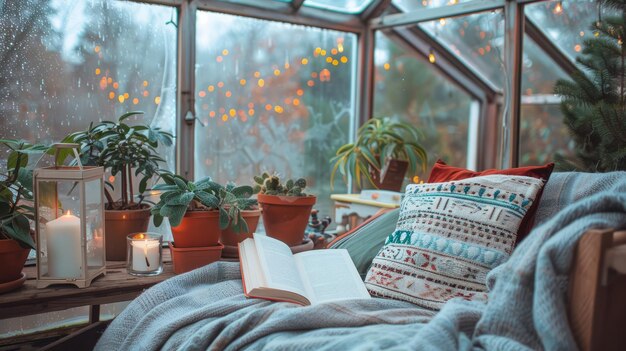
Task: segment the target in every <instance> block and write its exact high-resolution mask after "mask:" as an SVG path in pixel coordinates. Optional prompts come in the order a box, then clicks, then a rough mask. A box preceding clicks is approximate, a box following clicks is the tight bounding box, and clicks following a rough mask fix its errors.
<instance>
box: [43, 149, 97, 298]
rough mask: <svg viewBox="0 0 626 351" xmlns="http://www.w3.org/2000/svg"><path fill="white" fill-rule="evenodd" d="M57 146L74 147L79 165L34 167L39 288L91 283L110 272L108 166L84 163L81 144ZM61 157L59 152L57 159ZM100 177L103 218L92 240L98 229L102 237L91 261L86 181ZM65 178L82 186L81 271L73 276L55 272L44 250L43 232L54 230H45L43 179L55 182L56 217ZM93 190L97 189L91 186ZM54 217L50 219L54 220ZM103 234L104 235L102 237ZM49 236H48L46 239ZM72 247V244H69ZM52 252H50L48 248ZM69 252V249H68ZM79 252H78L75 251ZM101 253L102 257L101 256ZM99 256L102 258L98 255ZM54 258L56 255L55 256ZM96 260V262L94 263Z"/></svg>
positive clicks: (80, 206) (46, 233) (80, 216)
mask: <svg viewBox="0 0 626 351" xmlns="http://www.w3.org/2000/svg"><path fill="white" fill-rule="evenodd" d="M53 147H54V148H56V149H57V150H56V151H57V155H58V151H59V149H73V151H74V155H75V156H76V160H77V164H78V165H77V166H62V165H61V166H58V165H56V166H52V167H43V168H37V169H35V171H34V176H33V183H34V184H33V191H34V196H35V233H36V239H37V240H36V242H37V251H36V254H37V288H45V287H48V286H49V285H53V284H73V285H75V286H77V287H79V288H86V287H88V286H89V285H90V284H91V282H92V281H93V280H94V279H95V278H96V277H98V276H100V275H105V274H106V252H105V250H106V243H105V235H104V201H103V199H104V168H103V167H96V166H83V165H82V164H81V163H80V157H79V155H78V152H77V148H78V147H79V146H78V145H77V144H55V145H53ZM56 159H57V157H56V155H55V160H56ZM94 180H100V182H99V184H100V203H99V206H98V208H97V210H96V211H97V212H99V218H100V222H99V225H98V227H97V228H91V230H92V233H90V234H91V238H92V239H91V240H95V239H94V238H95V231H96V230H97V231H98V233H99V236H98V239H99V240H101V241H100V243H99V245H98V250H100V251H98V253H99V254H98V255H97V257H96V259H95V260H93V261H92V262H89V253H88V247H87V242H88V236H87V235H88V232H87V230H88V229H87V222H88V214H87V205H86V198H85V196H86V189H85V187H86V184H87V183H89V182H91V181H94ZM63 181H69V182H74V188H77V189H78V192H79V199H78V202H79V203H80V204H79V211H80V213H79V217H78V218H79V219H80V225H79V226H80V235H79V238H80V262H81V266H80V274H78V275H73V276H63V275H62V274H57V275H51V274H50V272H49V270H50V262H49V261H50V257H46V258H45V259H44V257H43V256H42V254H43V251H42V250H43V247H42V246H43V244H42V240H41V239H42V235H46V236H49V235H50V232H51V230H44V231H43V233H42V227H44V226H46V225H47V223H45V220H43V219H44V218H43V216H42V213H41V208H40V205H41V197H40V196H41V195H42V193H41V192H42V189H41V183H42V182H54V183H55V187H54V193H55V194H54V196H55V199H54V202H55V206H54V208H53V209H52V210H53V211H51V212H54V214H53V216H52V218H53V219H58V218H60V216H59V209H58V207H57V206H58V203H59V201H58V195H59V193H58V192H59V189H58V184H59V183H60V182H63ZM90 191H93V190H90ZM51 221H52V219H51V220H50V221H48V223H49V222H51ZM100 238H101V239H100ZM48 239H49V238H46V242H47V240H48ZM67 249H70V248H67ZM48 254H49V252H48ZM68 254H69V253H68ZM73 254H76V253H73ZM100 256H101V257H100ZM98 258H99V259H98ZM53 259H54V258H53ZM44 262H45V266H46V267H47V269H48V272H45V271H44V269H43V266H44ZM94 262H95V263H94Z"/></svg>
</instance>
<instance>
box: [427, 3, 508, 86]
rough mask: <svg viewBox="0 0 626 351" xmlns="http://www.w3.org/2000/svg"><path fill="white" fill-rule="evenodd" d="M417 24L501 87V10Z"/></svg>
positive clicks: (502, 27)
mask: <svg viewBox="0 0 626 351" xmlns="http://www.w3.org/2000/svg"><path fill="white" fill-rule="evenodd" d="M418 26H419V28H421V29H423V30H425V31H426V32H428V33H429V34H430V35H431V36H432V37H433V38H435V40H437V41H438V42H440V43H441V44H442V45H444V46H445V47H447V49H448V50H450V51H451V52H452V53H454V54H456V55H457V57H458V58H459V60H461V61H463V62H464V63H466V65H467V66H468V67H470V68H472V69H473V70H474V71H475V72H476V73H477V74H478V75H480V76H482V77H483V78H484V79H485V80H487V81H489V82H490V83H491V84H492V85H493V86H494V87H496V88H503V87H504V77H505V75H506V74H505V71H504V56H503V53H504V14H503V12H502V11H501V10H497V11H490V12H481V13H476V14H472V15H468V16H463V17H454V18H442V19H439V20H436V21H430V22H424V23H420V24H418ZM434 54H435V56H436V55H437V53H436V52H435V53H434Z"/></svg>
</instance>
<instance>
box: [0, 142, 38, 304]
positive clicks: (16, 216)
mask: <svg viewBox="0 0 626 351" xmlns="http://www.w3.org/2000/svg"><path fill="white" fill-rule="evenodd" d="M0 143H2V144H3V145H4V146H6V147H8V148H9V149H10V150H11V151H10V153H9V157H8V159H7V173H6V174H5V175H1V176H0V267H2V268H0V292H4V291H9V290H13V289H15V288H18V287H20V286H21V285H22V284H24V281H25V280H26V276H25V275H24V274H21V272H22V268H23V267H24V262H26V258H27V257H28V253H29V252H30V250H31V249H35V243H34V241H33V235H32V232H31V229H30V222H29V220H34V217H35V216H34V212H35V209H34V208H33V206H32V202H33V192H32V186H33V173H32V170H28V169H26V165H27V164H28V156H29V154H35V153H41V154H43V153H44V152H45V151H46V150H47V149H48V148H47V147H46V146H43V145H31V144H29V143H27V142H24V141H18V140H10V139H2V140H0Z"/></svg>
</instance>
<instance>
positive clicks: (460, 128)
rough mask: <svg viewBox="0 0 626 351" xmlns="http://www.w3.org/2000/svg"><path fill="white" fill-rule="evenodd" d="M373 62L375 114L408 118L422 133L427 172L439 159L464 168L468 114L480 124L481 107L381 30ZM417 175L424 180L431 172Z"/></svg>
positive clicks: (421, 58) (424, 61)
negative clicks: (426, 154)
mask: <svg viewBox="0 0 626 351" xmlns="http://www.w3.org/2000/svg"><path fill="white" fill-rule="evenodd" d="M374 61H375V66H376V70H375V88H374V116H375V117H383V116H389V117H395V118H399V119H403V120H406V121H408V122H410V123H411V124H413V125H415V126H416V127H417V128H418V129H419V130H420V131H421V132H422V133H424V139H423V140H422V145H423V146H424V147H425V148H426V151H427V152H428V158H429V165H428V168H429V169H430V168H431V167H432V165H433V164H434V163H435V161H436V160H437V159H438V158H441V159H443V160H445V161H446V162H449V163H450V164H451V165H454V166H460V167H464V166H466V164H467V152H468V141H469V133H468V130H469V128H470V115H472V114H473V118H471V119H472V120H473V121H476V122H477V117H478V110H479V109H478V103H477V102H476V101H473V100H472V98H471V97H470V96H469V95H468V94H466V93H465V92H463V91H462V90H460V89H459V88H458V87H457V86H455V85H454V84H452V83H451V82H450V81H449V80H447V79H446V78H444V77H443V75H442V74H441V73H439V71H437V69H436V68H435V67H434V66H433V65H432V64H431V63H429V62H428V61H427V60H426V59H425V58H423V57H422V56H419V55H418V54H417V53H415V52H413V51H412V50H411V49H408V48H406V47H404V46H401V45H399V44H397V43H396V42H394V41H393V39H391V38H390V37H388V36H386V35H385V34H383V33H381V32H377V33H376V51H375V56H374ZM419 176H420V178H422V179H425V178H426V177H427V176H428V173H425V174H419Z"/></svg>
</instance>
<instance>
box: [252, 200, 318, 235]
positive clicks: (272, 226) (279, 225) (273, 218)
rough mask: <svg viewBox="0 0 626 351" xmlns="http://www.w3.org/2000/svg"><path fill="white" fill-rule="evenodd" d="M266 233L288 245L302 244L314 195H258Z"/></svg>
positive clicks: (313, 202)
mask: <svg viewBox="0 0 626 351" xmlns="http://www.w3.org/2000/svg"><path fill="white" fill-rule="evenodd" d="M258 200H259V204H260V205H261V208H262V210H263V225H264V226H265V232H266V233H267V235H269V236H271V237H273V238H276V239H278V240H280V241H282V242H284V243H285V244H287V245H289V246H295V245H300V244H302V241H303V240H304V230H305V229H306V226H307V224H308V223H309V216H310V215H311V209H312V208H313V205H315V201H316V200H317V197H315V196H302V197H297V196H276V195H265V194H259V195H258Z"/></svg>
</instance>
